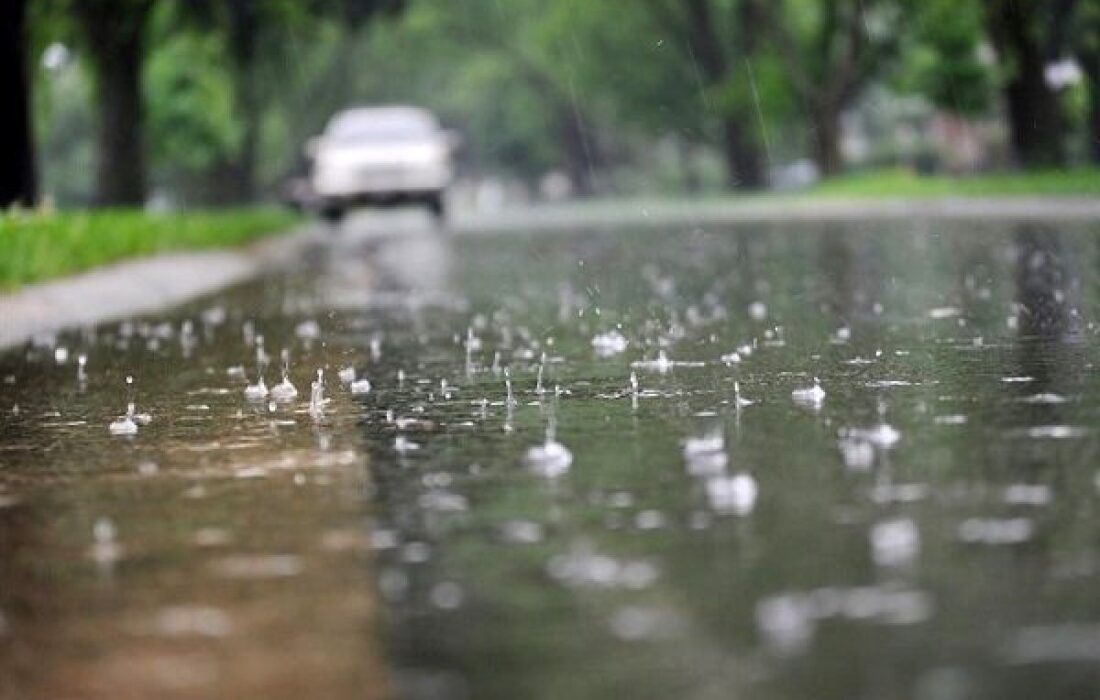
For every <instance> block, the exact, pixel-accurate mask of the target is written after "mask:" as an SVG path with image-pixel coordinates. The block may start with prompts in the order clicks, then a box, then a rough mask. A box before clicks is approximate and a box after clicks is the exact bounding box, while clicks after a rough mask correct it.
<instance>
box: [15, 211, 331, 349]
mask: <svg viewBox="0 0 1100 700" xmlns="http://www.w3.org/2000/svg"><path fill="white" fill-rule="evenodd" d="M320 239H321V234H320V232H319V231H318V230H317V229H316V228H314V227H310V226H304V227H302V228H300V229H297V230H295V231H294V232H291V233H288V234H286V235H281V236H275V237H271V238H266V239H263V240H261V241H259V242H258V243H255V244H253V245H251V246H248V247H245V248H240V249H231V250H216V251H201V252H194V253H166V254H164V255H157V256H154V257H151V258H141V259H137V260H127V261H124V262H120V263H117V264H114V265H110V266H107V267H104V268H100V269H97V270H92V271H90V272H86V273H83V274H80V275H76V276H75V277H67V278H64V279H61V280H58V281H55V282H46V283H43V284H35V285H31V286H28V287H25V288H23V289H21V290H19V291H18V292H15V293H14V294H10V295H6V296H2V297H0V349H5V348H9V347H12V346H14V345H18V344H20V343H23V342H26V341H27V340H29V339H31V338H33V337H34V336H36V335H40V334H44V333H56V332H57V331H60V330H62V329H65V328H72V327H78V326H85V325H90V324H94V323H100V322H104V321H111V320H118V319H122V318H126V317H129V316H134V315H138V314H145V313H151V312H153V311H157V310H159V309H163V308H167V307H170V306H175V305H177V304H181V303H183V302H185V301H188V300H190V299H194V298H196V297H199V296H202V295H204V294H209V293H211V292H214V291H217V290H218V289H221V288H223V287H226V286H229V285H231V284H235V283H237V282H242V281H244V280H246V279H248V278H249V277H252V276H254V275H256V274H258V273H260V272H261V271H263V270H267V269H271V268H273V267H279V266H282V265H286V264H287V263H288V262H290V261H291V260H293V259H294V257H295V256H296V255H297V254H299V253H300V252H301V251H302V250H303V249H304V248H305V247H306V246H307V245H308V244H310V243H312V242H315V241H318V240H320Z"/></svg>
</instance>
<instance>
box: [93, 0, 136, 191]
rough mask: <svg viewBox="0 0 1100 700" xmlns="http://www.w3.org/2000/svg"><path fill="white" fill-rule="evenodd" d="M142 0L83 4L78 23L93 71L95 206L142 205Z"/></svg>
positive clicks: (114, 0)
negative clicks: (82, 31)
mask: <svg viewBox="0 0 1100 700" xmlns="http://www.w3.org/2000/svg"><path fill="white" fill-rule="evenodd" d="M149 6H150V5H149V3H148V2H147V1H146V0H129V1H127V0H110V1H99V2H96V1H94V0H85V1H84V2H82V3H81V4H80V5H78V7H79V10H80V12H79V17H80V21H81V24H82V26H83V29H84V35H85V40H86V41H87V45H88V47H89V49H90V52H91V59H92V63H93V66H94V68H95V77H96V90H97V95H96V97H97V101H98V104H97V111H98V123H97V129H98V136H97V143H96V148H97V163H96V195H95V199H96V203H97V204H98V205H100V206H141V205H143V204H144V203H145V188H146V183H145V144H144V140H143V122H144V115H143V108H142V95H141V73H142V64H143V61H144V52H145V20H146V16H147V15H148V11H149Z"/></svg>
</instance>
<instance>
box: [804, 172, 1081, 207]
mask: <svg viewBox="0 0 1100 700" xmlns="http://www.w3.org/2000/svg"><path fill="white" fill-rule="evenodd" d="M804 194H805V195H809V196H822V197H851V198H855V199H858V198H861V197H871V198H873V197H1007V196H1029V195H1030V196H1087V195H1100V169H1097V168H1081V169H1075V170H1050V171H1041V172H1027V173H995V174H988V175H968V176H958V177H953V176H950V175H918V174H916V173H914V172H912V171H908V170H873V171H867V172H862V173H853V174H851V175H840V176H838V177H834V178H830V179H828V180H825V181H823V182H821V183H819V184H817V185H815V186H814V187H812V188H810V189H809V190H807V191H806V192H805V193H804Z"/></svg>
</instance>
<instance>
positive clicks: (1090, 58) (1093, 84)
mask: <svg viewBox="0 0 1100 700" xmlns="http://www.w3.org/2000/svg"><path fill="white" fill-rule="evenodd" d="M1079 59H1080V61H1081V66H1082V67H1083V68H1084V73H1085V76H1086V77H1087V78H1088V89H1089V116H1088V120H1089V124H1088V134H1087V137H1088V140H1089V144H1088V152H1089V160H1090V161H1092V162H1093V163H1095V164H1098V165H1100V50H1098V51H1088V52H1082V53H1081V54H1080V56H1079Z"/></svg>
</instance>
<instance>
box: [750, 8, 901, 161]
mask: <svg viewBox="0 0 1100 700" xmlns="http://www.w3.org/2000/svg"><path fill="white" fill-rule="evenodd" d="M766 7H767V10H766V22H765V24H766V26H767V31H768V35H769V36H770V37H771V39H772V42H773V45H774V47H775V50H776V51H777V52H779V54H780V55H781V56H782V58H783V61H784V66H785V67H786V70H787V75H788V79H789V82H790V87H791V89H792V90H793V91H794V93H795V95H796V96H797V98H798V100H799V101H800V102H801V103H802V105H803V107H804V109H805V110H806V116H807V117H808V119H809V122H810V129H811V131H812V142H813V154H814V160H815V161H816V163H817V167H818V169H819V170H820V172H821V173H822V174H823V175H832V174H834V173H836V172H838V171H839V170H840V168H841V165H842V163H841V155H840V118H841V115H842V114H843V113H844V110H845V109H847V108H848V107H849V106H850V105H851V104H852V102H853V101H854V100H855V99H856V97H858V96H859V94H860V91H861V90H862V89H863V88H864V87H866V86H867V84H868V83H870V82H871V81H872V80H873V79H875V78H878V77H880V76H882V75H883V74H884V73H885V71H886V70H887V69H888V68H889V67H890V64H891V62H892V60H893V59H894V57H895V56H896V55H897V50H898V46H899V32H901V31H903V22H902V21H901V18H902V11H903V8H902V6H901V5H900V4H899V3H898V2H896V1H892V0H777V2H775V3H772V4H769V5H767V6H766Z"/></svg>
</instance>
